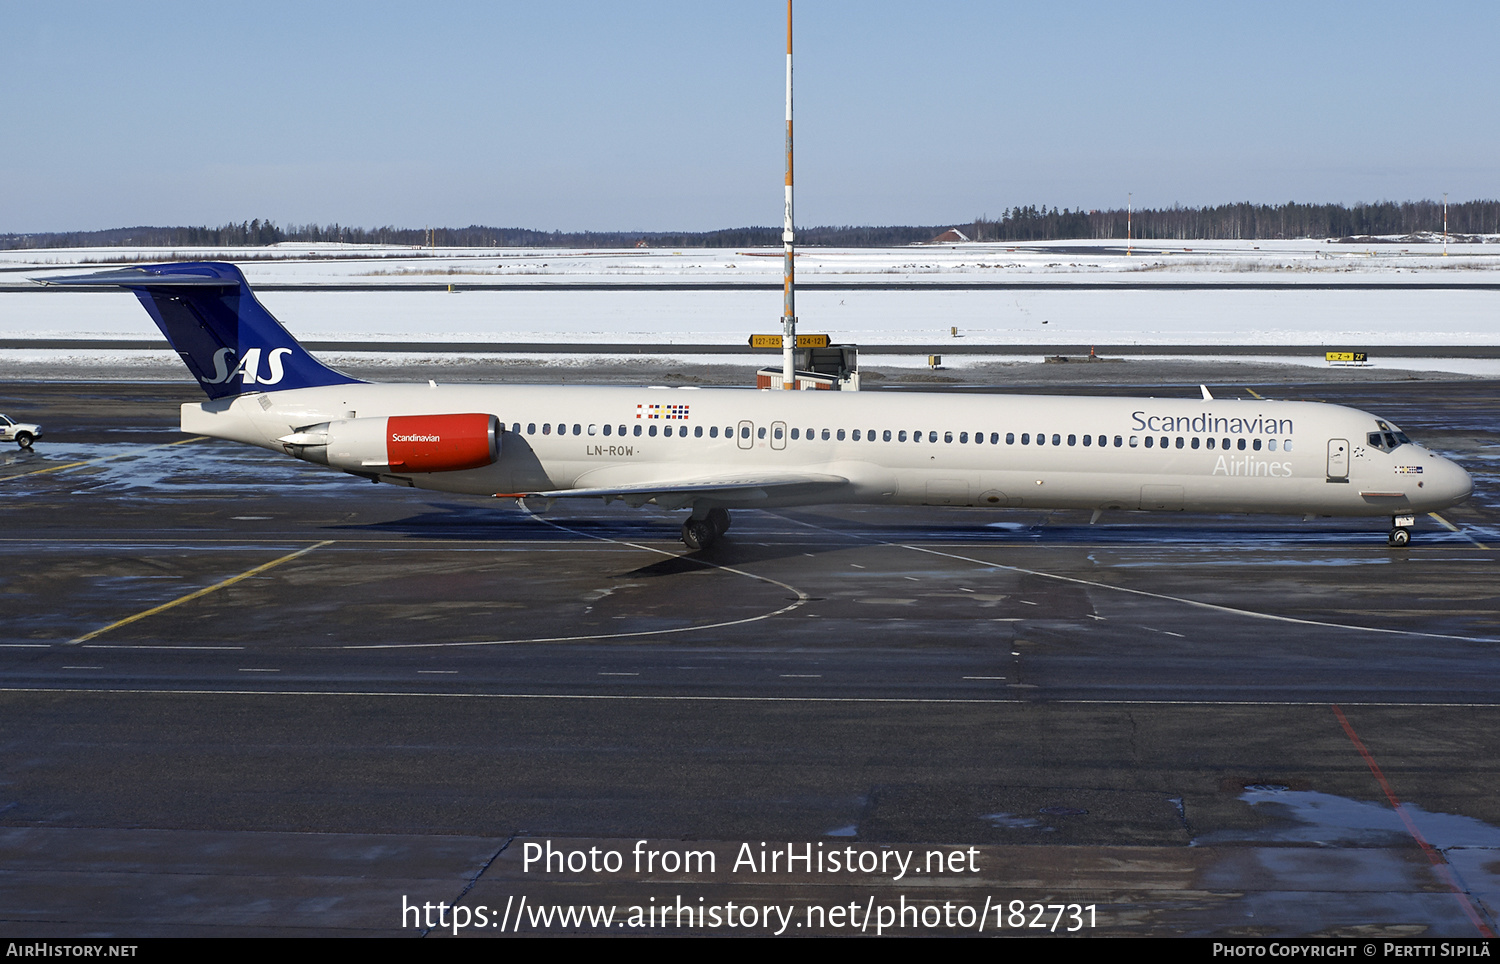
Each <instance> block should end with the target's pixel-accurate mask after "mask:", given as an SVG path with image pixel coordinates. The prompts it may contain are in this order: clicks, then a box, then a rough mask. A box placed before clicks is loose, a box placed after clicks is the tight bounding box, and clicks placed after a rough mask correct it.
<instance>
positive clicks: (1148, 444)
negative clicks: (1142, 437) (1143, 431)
mask: <svg viewBox="0 0 1500 964" xmlns="http://www.w3.org/2000/svg"><path fill="white" fill-rule="evenodd" d="M1150 447H1151V436H1149V435H1148V436H1146V448H1148V449H1149V448H1150Z"/></svg>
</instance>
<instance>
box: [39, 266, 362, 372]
mask: <svg viewBox="0 0 1500 964" xmlns="http://www.w3.org/2000/svg"><path fill="white" fill-rule="evenodd" d="M46 283H47V284H57V285H109V286H113V287H118V288H128V289H130V290H131V291H133V292H135V296H136V297H137V298H139V299H140V300H141V304H142V305H144V306H145V307H146V311H147V313H149V314H150V315H151V320H152V321H155V322H156V327H158V328H160V329H161V332H162V334H164V335H166V336H167V341H169V342H171V343H172V347H173V348H174V349H176V351H177V354H179V355H181V356H182V360H183V361H184V362H186V363H187V367H188V370H189V371H191V372H192V373H193V377H194V378H196V379H198V384H199V385H202V386H203V390H204V391H205V392H207V393H208V397H209V398H225V397H227V396H230V395H240V394H243V393H244V392H254V391H279V390H281V389H288V388H315V387H318V386H322V385H347V384H350V383H353V382H358V381H359V379H357V378H351V377H350V376H348V375H345V374H344V373H343V372H338V371H334V370H333V369H332V368H329V367H328V366H327V365H324V364H323V363H322V362H320V361H318V360H317V359H316V358H314V357H313V356H312V355H309V354H308V353H307V350H306V349H304V348H303V347H302V346H301V345H299V344H297V340H296V339H295V338H293V337H292V336H291V333H290V332H288V331H287V330H286V329H285V328H283V327H282V326H281V323H280V322H278V321H277V320H276V319H275V318H273V317H271V313H270V312H269V311H267V310H266V309H265V306H264V305H262V304H261V303H260V302H259V301H257V300H256V299H255V295H254V294H253V293H252V292H251V291H250V285H249V284H248V283H247V282H246V281H245V276H244V275H243V274H241V273H240V269H238V268H236V267H235V266H234V265H232V264H224V263H222V262H217V261H193V262H186V263H181V264H159V265H152V266H150V267H144V268H122V269H119V270H116V271H103V272H99V273H98V274H89V275H75V276H72V277H67V278H48V279H46Z"/></svg>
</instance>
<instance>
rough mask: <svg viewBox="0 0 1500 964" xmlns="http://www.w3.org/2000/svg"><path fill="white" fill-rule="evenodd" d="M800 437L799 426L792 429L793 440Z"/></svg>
mask: <svg viewBox="0 0 1500 964" xmlns="http://www.w3.org/2000/svg"><path fill="white" fill-rule="evenodd" d="M801 437H802V430H801V429H799V428H794V429H792V439H793V440H796V439H799V438H801Z"/></svg>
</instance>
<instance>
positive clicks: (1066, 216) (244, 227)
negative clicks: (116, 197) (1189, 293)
mask: <svg viewBox="0 0 1500 964" xmlns="http://www.w3.org/2000/svg"><path fill="white" fill-rule="evenodd" d="M1125 221H1126V211H1125V209H1124V208H1118V209H1115V210H1109V211H1100V210H1090V211H1086V210H1084V209H1082V208H1079V209H1077V210H1069V209H1067V208H1064V209H1063V210H1061V211H1059V210H1058V209H1057V208H1056V207H1053V208H1052V209H1050V210H1048V209H1047V208H1046V207H1045V206H1043V207H1036V206H1031V207H1014V208H1009V209H1007V210H1006V211H1005V212H1003V213H1002V214H1001V215H1000V216H999V217H998V218H994V219H990V218H989V217H988V216H987V215H981V216H980V217H978V218H975V219H974V220H973V221H971V222H969V223H968V224H958V225H953V224H938V225H891V226H885V227H874V226H854V225H843V226H821V227H813V228H802V229H800V230H799V231H798V232H797V241H798V243H799V244H810V245H826V246H830V247H853V248H861V247H889V246H894V245H904V244H917V243H921V242H924V241H930V240H931V239H932V238H934V237H935V236H937V235H938V234H940V233H941V232H943V231H944V230H946V229H947V228H950V227H957V228H958V229H959V230H961V231H963V232H964V233H965V234H966V235H968V237H969V238H970V239H972V240H975V241H1059V240H1068V239H1085V238H1090V239H1109V238H1117V239H1121V240H1123V239H1124V238H1125ZM1442 229H1443V205H1442V202H1441V201H1401V202H1396V201H1381V202H1379V203H1375V204H1355V205H1352V206H1346V205H1342V204H1297V203H1289V204H1250V203H1248V202H1245V203H1241V204H1221V205H1217V206H1215V207H1201V208H1188V207H1180V206H1177V205H1173V206H1172V207H1170V208H1144V209H1142V210H1138V211H1133V212H1131V213H1130V234H1131V237H1133V238H1138V239H1141V240H1163V241H1165V240H1172V241H1187V240H1194V239H1201V240H1226V239H1239V240H1256V239H1285V238H1355V237H1365V236H1371V235H1409V234H1415V233H1418V232H1422V231H1441V230H1442ZM1448 230H1449V232H1450V233H1452V234H1500V201H1463V202H1459V203H1454V204H1452V205H1450V206H1449V208H1448ZM283 241H314V242H342V243H345V244H389V245H412V246H424V245H432V246H436V247H442V248H452V247H460V248H478V247H504V248H529V247H557V248H629V247H635V246H637V245H644V246H646V247H653V248H738V247H775V246H779V245H780V244H781V229H780V228H773V227H745V228H726V229H722V230H718V231H582V232H577V231H534V230H531V229H529V228H492V227H483V226H481V225H477V224H472V225H470V226H468V227H466V228H397V227H391V226H386V227H382V228H356V227H350V226H348V225H342V224H289V225H287V226H286V227H285V228H283V227H280V226H278V225H277V224H276V223H275V222H273V221H270V220H264V221H263V220H260V219H258V218H257V219H256V220H253V221H241V222H240V223H238V224H224V225H220V226H219V227H216V228H210V227H133V228H110V229H108V230H103V231H53V232H38V233H34V234H11V235H0V249H7V250H14V249H18V248H84V247H153V248H156V247H160V248H181V247H210V248H216V247H261V246H265V245H271V244H278V243H280V242H283Z"/></svg>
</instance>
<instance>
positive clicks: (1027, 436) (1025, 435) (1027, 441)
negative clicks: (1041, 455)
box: [1021, 432, 1031, 445]
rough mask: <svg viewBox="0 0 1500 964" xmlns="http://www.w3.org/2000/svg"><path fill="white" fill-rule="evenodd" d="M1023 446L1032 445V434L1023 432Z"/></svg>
mask: <svg viewBox="0 0 1500 964" xmlns="http://www.w3.org/2000/svg"><path fill="white" fill-rule="evenodd" d="M1021 444H1022V445H1030V444H1031V433H1030V432H1022V433H1021Z"/></svg>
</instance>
